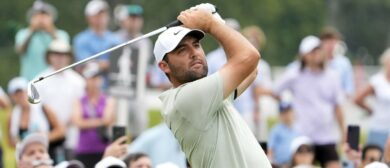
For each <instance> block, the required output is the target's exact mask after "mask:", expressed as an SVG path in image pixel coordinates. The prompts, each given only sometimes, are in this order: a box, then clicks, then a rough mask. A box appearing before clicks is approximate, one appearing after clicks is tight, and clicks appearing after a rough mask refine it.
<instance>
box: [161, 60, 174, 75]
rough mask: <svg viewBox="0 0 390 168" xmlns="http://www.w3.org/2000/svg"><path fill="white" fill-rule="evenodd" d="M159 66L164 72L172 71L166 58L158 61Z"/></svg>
mask: <svg viewBox="0 0 390 168" xmlns="http://www.w3.org/2000/svg"><path fill="white" fill-rule="evenodd" d="M158 67H159V68H160V69H161V71H163V72H164V73H170V72H171V69H170V68H169V66H168V63H167V62H166V61H165V60H162V61H160V62H159V63H158Z"/></svg>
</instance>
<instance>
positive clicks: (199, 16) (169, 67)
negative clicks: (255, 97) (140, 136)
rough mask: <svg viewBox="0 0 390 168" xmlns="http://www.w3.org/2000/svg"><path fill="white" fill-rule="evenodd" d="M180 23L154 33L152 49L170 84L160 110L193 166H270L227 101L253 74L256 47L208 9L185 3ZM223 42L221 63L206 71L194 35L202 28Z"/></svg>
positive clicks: (254, 167) (238, 93) (230, 99)
mask: <svg viewBox="0 0 390 168" xmlns="http://www.w3.org/2000/svg"><path fill="white" fill-rule="evenodd" d="M177 18H178V20H179V21H181V22H182V23H183V26H177V27H171V28H169V29H168V30H166V31H165V32H163V33H162V34H160V36H159V37H158V39H157V41H156V43H155V47H154V55H155V57H156V60H157V62H158V66H159V68H160V69H161V70H162V71H163V72H164V73H165V74H166V75H167V76H168V78H169V80H170V82H171V83H172V85H173V87H174V88H172V89H170V90H168V91H166V92H164V93H163V94H162V95H161V96H160V99H161V101H162V102H163V110H162V115H163V117H164V120H165V122H166V124H167V125H168V127H169V128H170V129H171V131H172V132H173V134H174V135H175V137H176V139H177V140H178V142H179V143H180V145H181V148H182V150H183V151H184V152H185V154H186V157H187V159H188V160H189V163H190V165H191V167H194V168H222V167H223V168H268V167H269V168H270V167H271V165H270V163H269V161H268V160H267V157H266V155H265V154H264V152H263V150H262V149H261V147H260V145H259V144H258V143H257V141H256V138H255V137H254V135H253V134H252V132H251V130H250V129H249V127H248V126H247V125H246V123H245V121H244V120H243V119H242V118H241V117H240V115H239V113H238V112H237V111H236V109H235V108H234V107H233V105H232V101H233V100H234V98H235V97H237V96H239V95H240V94H241V93H242V92H243V91H244V90H245V89H246V88H247V87H248V86H249V85H250V84H251V83H252V81H253V80H254V79H255V77H256V73H257V72H256V67H257V63H258V61H259V59H260V55H259V53H258V51H257V50H256V49H255V48H254V47H253V46H252V45H251V44H250V43H249V42H248V41H247V40H246V39H245V38H244V37H243V36H242V35H241V34H240V33H238V32H236V31H235V30H233V29H231V28H229V27H227V26H225V25H224V23H223V22H222V21H221V20H220V19H218V18H216V17H213V15H212V14H211V12H210V11H208V10H205V9H199V8H196V7H195V8H191V9H189V10H186V11H183V12H181V13H180V15H179V16H178V17H177ZM204 32H205V33H208V34H210V35H211V36H213V37H214V38H215V39H216V40H217V41H218V42H219V43H220V44H221V45H222V46H223V48H224V50H225V52H226V57H227V63H226V64H225V65H224V66H223V67H222V68H221V69H220V70H219V71H218V72H216V73H214V74H212V75H210V76H207V71H208V68H207V62H206V58H205V53H204V51H203V49H202V46H201V44H200V42H199V41H200V40H201V39H202V38H203V37H204V35H205V33H204Z"/></svg>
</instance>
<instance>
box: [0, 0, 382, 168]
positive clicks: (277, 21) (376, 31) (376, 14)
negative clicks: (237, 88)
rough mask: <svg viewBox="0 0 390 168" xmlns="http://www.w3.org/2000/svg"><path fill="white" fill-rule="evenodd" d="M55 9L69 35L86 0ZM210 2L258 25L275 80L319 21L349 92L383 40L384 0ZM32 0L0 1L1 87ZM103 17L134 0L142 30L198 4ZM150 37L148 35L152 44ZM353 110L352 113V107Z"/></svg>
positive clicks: (115, 1) (270, 107)
mask: <svg viewBox="0 0 390 168" xmlns="http://www.w3.org/2000/svg"><path fill="white" fill-rule="evenodd" d="M45 2H48V3H50V4H52V5H53V6H55V7H56V8H57V12H58V19H57V20H56V22H55V25H56V27H58V28H61V29H62V30H65V31H66V32H67V33H69V36H70V38H71V41H73V38H74V37H75V35H76V34H78V33H79V32H81V31H83V30H84V29H85V28H87V27H88V25H87V22H86V17H85V15H84V10H85V6H86V4H87V3H88V1H87V0H66V1H58V0H57V1H54V0H46V1H45ZM207 2H209V3H212V4H214V5H216V6H217V7H218V9H219V11H218V12H219V13H220V15H221V16H222V17H223V18H234V19H236V20H237V21H239V23H240V25H241V27H246V26H249V25H256V26H259V27H261V29H262V30H263V31H264V34H265V35H266V40H267V42H266V45H265V46H263V47H262V50H261V55H262V58H263V59H264V60H266V61H267V62H268V63H269V65H270V68H271V72H272V74H271V77H272V79H273V80H277V79H279V77H280V74H282V72H283V71H284V70H285V66H286V65H288V64H289V63H290V62H292V61H294V60H295V59H296V58H297V56H298V48H299V44H300V42H301V40H302V38H303V37H305V36H308V35H315V36H319V35H320V32H321V31H322V30H323V28H324V27H327V26H332V27H334V28H336V29H337V30H338V31H339V32H340V33H341V34H342V40H343V41H344V42H345V43H346V45H347V48H348V50H347V52H346V54H345V56H346V57H348V58H349V60H350V61H351V63H352V65H353V67H354V68H353V69H354V72H355V76H354V80H355V86H356V89H355V90H356V91H359V89H360V88H361V87H362V86H364V85H365V84H366V83H367V82H366V80H367V79H368V78H369V77H370V76H371V75H372V74H374V73H375V72H377V71H378V69H379V68H380V67H379V61H378V60H379V57H380V55H381V53H382V52H383V51H384V50H385V49H386V48H387V47H388V46H389V45H390V22H389V21H388V19H389V18H390V0H370V1H367V0H299V1H297V0H296V1H294V0H209V1H207ZM33 3H34V1H33V0H7V1H5V0H3V1H0V18H1V19H0V51H1V53H0V58H1V59H0V60H1V61H0V86H1V87H3V88H4V90H6V89H7V87H6V86H7V84H8V82H9V81H10V80H11V79H12V78H13V77H15V76H19V73H20V72H19V70H20V61H19V57H20V56H19V55H18V54H16V52H15V35H16V33H17V32H18V31H19V30H20V29H22V28H25V27H28V22H27V16H26V12H27V10H28V9H29V8H30V7H31V6H32V4H33ZM107 3H108V4H109V6H110V15H111V18H114V16H113V8H114V7H115V6H117V5H119V4H139V5H141V6H142V7H143V19H144V27H143V29H142V32H143V33H147V32H150V31H152V30H155V29H156V28H160V27H162V26H164V25H166V24H167V23H169V22H171V21H173V20H175V19H176V16H177V15H178V14H179V13H180V11H182V10H183V9H187V8H189V7H191V6H194V5H197V4H199V3H200V2H199V1H195V0H169V1H168V0H107ZM109 29H110V30H111V31H116V30H118V29H119V26H118V24H116V23H115V19H110V23H109ZM156 38H157V37H152V38H151V40H152V42H154V41H155V40H156ZM202 45H203V47H204V49H205V52H206V53H209V52H210V51H212V50H214V49H215V48H217V47H218V44H217V43H216V42H215V40H214V39H212V38H211V37H206V38H205V39H204V40H203V44H202ZM146 93H147V95H146V98H147V100H148V101H147V102H146V103H147V106H148V107H147V108H148V110H149V113H150V116H149V118H150V119H149V127H151V126H154V125H156V124H158V123H159V122H160V114H159V107H160V102H159V100H158V99H157V98H156V97H157V95H158V94H159V93H160V90H158V91H157V89H150V88H148V90H147V91H146ZM261 101H262V103H263V104H266V106H261V108H262V110H261V111H262V117H261V120H262V121H265V122H264V123H265V124H263V125H266V126H264V127H262V128H263V129H264V130H263V131H262V138H260V139H261V140H263V141H265V140H266V139H267V135H268V134H267V130H269V129H270V128H271V127H272V125H273V124H275V123H276V122H277V120H278V119H277V103H276V102H275V101H274V100H272V99H271V98H269V97H268V98H264V99H262V100H261ZM344 107H345V109H346V110H345V114H346V116H347V117H346V123H348V124H349V123H362V125H363V128H362V130H363V135H362V137H363V139H364V135H365V133H364V130H365V129H366V127H365V126H364V125H365V123H366V122H367V120H366V119H365V117H366V114H364V113H363V112H362V110H361V109H359V108H357V107H356V105H354V104H353V103H352V102H351V100H348V102H347V103H346V105H345V106H344ZM356 111H357V112H356ZM6 116H7V114H6V113H1V112H0V122H1V126H2V129H3V131H2V132H3V136H2V137H3V138H2V142H3V143H4V144H5V143H6V142H5V141H6V140H5V138H4V137H5V136H4V134H5V133H6V132H7V131H6V130H7V126H6V124H5V123H6V122H5V121H6ZM4 149H5V151H6V152H8V153H7V154H6V155H5V157H6V159H5V164H6V165H8V166H10V167H14V166H13V164H14V161H9V159H11V160H12V159H13V155H10V154H9V151H10V150H9V149H8V147H5V148H4Z"/></svg>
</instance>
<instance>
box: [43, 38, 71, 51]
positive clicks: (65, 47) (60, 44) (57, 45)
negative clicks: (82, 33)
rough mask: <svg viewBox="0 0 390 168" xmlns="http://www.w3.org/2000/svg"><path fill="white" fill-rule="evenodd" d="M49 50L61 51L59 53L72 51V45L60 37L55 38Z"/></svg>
mask: <svg viewBox="0 0 390 168" xmlns="http://www.w3.org/2000/svg"><path fill="white" fill-rule="evenodd" d="M47 50H48V52H59V53H70V52H72V48H71V47H70V44H69V43H67V42H65V41H63V40H59V39H56V40H53V41H52V42H51V43H50V44H49V48H48V49H47Z"/></svg>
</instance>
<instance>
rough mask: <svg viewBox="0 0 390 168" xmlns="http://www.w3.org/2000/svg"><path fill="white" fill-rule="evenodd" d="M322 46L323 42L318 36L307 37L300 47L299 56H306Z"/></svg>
mask: <svg viewBox="0 0 390 168" xmlns="http://www.w3.org/2000/svg"><path fill="white" fill-rule="evenodd" d="M320 45H321V40H320V39H319V38H318V37H316V36H312V35H310V36H306V37H305V38H303V39H302V41H301V44H300V45H299V54H300V55H301V56H303V55H306V54H308V53H310V52H311V51H313V50H314V49H315V48H317V47H319V46H320Z"/></svg>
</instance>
